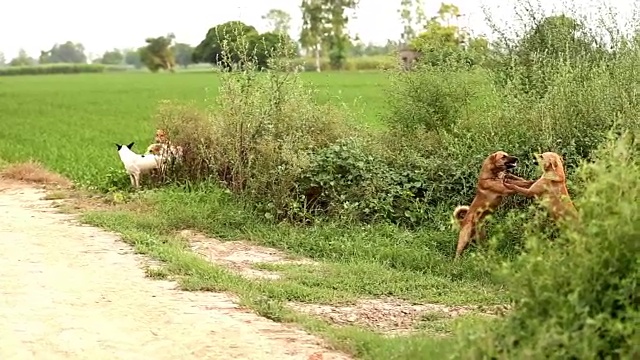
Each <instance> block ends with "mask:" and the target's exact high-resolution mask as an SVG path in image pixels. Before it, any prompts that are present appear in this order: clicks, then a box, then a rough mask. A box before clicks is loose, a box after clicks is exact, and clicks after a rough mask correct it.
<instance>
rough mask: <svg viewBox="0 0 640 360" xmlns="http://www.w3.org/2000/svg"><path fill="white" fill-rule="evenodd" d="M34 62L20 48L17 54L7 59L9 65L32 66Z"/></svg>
mask: <svg viewBox="0 0 640 360" xmlns="http://www.w3.org/2000/svg"><path fill="white" fill-rule="evenodd" d="M36 63H37V62H36V60H35V59H34V58H32V57H30V56H29V55H27V52H26V51H24V49H20V51H19V52H18V56H17V57H15V58H13V59H11V61H9V66H33V65H35V64H36Z"/></svg>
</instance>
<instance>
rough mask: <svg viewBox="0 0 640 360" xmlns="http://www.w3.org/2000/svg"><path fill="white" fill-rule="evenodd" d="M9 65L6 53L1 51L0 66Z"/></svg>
mask: <svg viewBox="0 0 640 360" xmlns="http://www.w3.org/2000/svg"><path fill="white" fill-rule="evenodd" d="M6 64H7V59H6V58H5V57H4V53H3V52H2V51H0V66H5V65H6Z"/></svg>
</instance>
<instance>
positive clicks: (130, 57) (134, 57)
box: [124, 48, 143, 69]
mask: <svg viewBox="0 0 640 360" xmlns="http://www.w3.org/2000/svg"><path fill="white" fill-rule="evenodd" d="M141 49H142V48H140V49H137V50H132V49H129V50H126V51H125V52H124V63H125V64H127V65H131V66H133V67H135V68H136V69H140V68H142V66H143V64H142V60H141V59H140V53H141Z"/></svg>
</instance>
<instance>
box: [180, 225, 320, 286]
mask: <svg viewBox="0 0 640 360" xmlns="http://www.w3.org/2000/svg"><path fill="white" fill-rule="evenodd" d="M180 236H181V237H182V238H183V239H185V240H186V241H188V242H189V245H190V247H191V250H192V251H193V252H195V253H197V254H199V255H200V256H202V257H203V258H205V259H207V260H208V261H210V262H212V263H214V264H218V265H221V266H224V267H225V268H227V269H229V270H231V271H233V272H235V273H237V274H239V275H242V276H245V277H247V278H254V279H255V278H260V279H278V278H279V277H280V275H279V274H277V273H275V272H272V271H267V270H260V269H255V268H254V267H255V265H257V264H264V263H268V264H306V265H314V264H315V263H314V262H313V261H311V260H309V259H292V258H290V257H288V256H287V255H286V254H284V253H282V252H281V251H278V250H276V249H272V248H267V247H264V246H257V245H253V244H249V243H247V242H245V241H220V240H217V239H213V238H210V237H207V236H205V235H202V234H199V233H197V232H194V231H192V230H183V231H181V232H180Z"/></svg>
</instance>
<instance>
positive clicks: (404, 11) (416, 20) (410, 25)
mask: <svg viewBox="0 0 640 360" xmlns="http://www.w3.org/2000/svg"><path fill="white" fill-rule="evenodd" d="M398 13H399V14H400V19H401V21H402V27H403V29H402V34H401V35H400V38H401V39H402V41H403V42H404V43H405V44H408V43H410V42H411V40H413V38H414V37H416V30H415V29H416V28H420V27H422V26H423V24H424V22H425V21H426V17H425V13H424V5H423V1H422V0H400V9H399V10H398Z"/></svg>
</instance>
